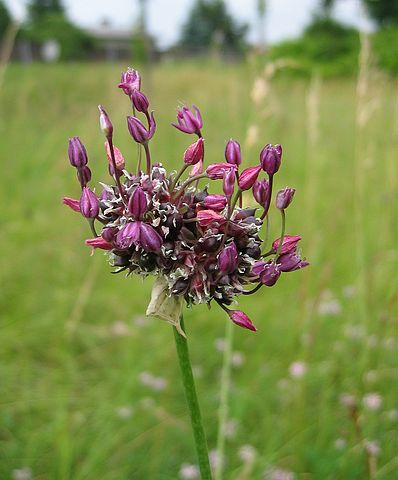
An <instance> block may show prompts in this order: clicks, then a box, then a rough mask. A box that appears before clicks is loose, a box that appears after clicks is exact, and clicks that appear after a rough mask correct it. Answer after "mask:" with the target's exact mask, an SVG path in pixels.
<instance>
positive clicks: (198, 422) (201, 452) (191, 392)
mask: <svg viewBox="0 0 398 480" xmlns="http://www.w3.org/2000/svg"><path fill="white" fill-rule="evenodd" d="M180 327H181V329H182V330H183V331H184V320H183V317H182V316H181V322H180ZM173 330H174V339H175V344H176V349H177V355H178V360H179V364H180V370H181V376H182V383H183V385H184V391H185V398H186V400H187V404H188V410H189V415H190V418H191V425H192V430H193V436H194V440H195V448H196V454H197V457H198V462H199V469H200V474H201V477H202V480H211V479H212V476H211V469H210V462H209V454H208V449H207V441H206V435H205V431H204V428H203V423H202V416H201V413H200V408H199V402H198V397H197V395H196V389H195V382H194V378H193V373H192V367H191V361H190V358H189V350H188V342H187V339H186V337H184V336H183V335H181V334H180V333H178V331H177V329H176V328H175V327H174V328H173Z"/></svg>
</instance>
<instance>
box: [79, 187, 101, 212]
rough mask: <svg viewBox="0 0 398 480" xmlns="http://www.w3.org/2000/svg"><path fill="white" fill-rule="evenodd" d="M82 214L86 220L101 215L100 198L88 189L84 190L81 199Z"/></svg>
mask: <svg viewBox="0 0 398 480" xmlns="http://www.w3.org/2000/svg"><path fill="white" fill-rule="evenodd" d="M80 212H81V214H82V215H83V217H86V218H96V217H97V216H98V214H99V201H98V198H97V196H96V195H95V193H94V192H92V191H91V190H90V189H89V188H88V187H84V188H83V191H82V195H81V197H80Z"/></svg>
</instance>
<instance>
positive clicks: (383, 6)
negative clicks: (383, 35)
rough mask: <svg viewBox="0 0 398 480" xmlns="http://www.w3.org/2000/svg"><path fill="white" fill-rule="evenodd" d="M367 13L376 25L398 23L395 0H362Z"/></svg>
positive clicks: (397, 3)
mask: <svg viewBox="0 0 398 480" xmlns="http://www.w3.org/2000/svg"><path fill="white" fill-rule="evenodd" d="M362 1H363V3H364V4H365V6H366V7H367V9H368V12H369V15H370V16H371V17H372V18H373V19H374V20H375V21H376V22H377V24H378V25H382V26H386V25H392V24H398V2H397V1H396V0H362Z"/></svg>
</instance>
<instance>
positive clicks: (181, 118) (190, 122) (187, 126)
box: [172, 105, 203, 136]
mask: <svg viewBox="0 0 398 480" xmlns="http://www.w3.org/2000/svg"><path fill="white" fill-rule="evenodd" d="M192 108H193V110H194V111H195V113H193V112H191V110H190V109H189V108H188V107H186V106H185V105H184V106H183V107H181V108H179V109H178V110H177V122H178V123H177V124H176V123H173V124H172V125H173V127H176V128H177V129H178V130H180V131H181V132H184V133H196V135H198V136H200V135H201V133H200V129H201V128H202V127H203V121H202V116H201V115H200V112H199V109H198V108H196V107H195V105H192Z"/></svg>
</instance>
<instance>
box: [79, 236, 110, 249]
mask: <svg viewBox="0 0 398 480" xmlns="http://www.w3.org/2000/svg"><path fill="white" fill-rule="evenodd" d="M85 244H86V245H88V246H89V247H93V248H100V249H101V250H112V249H113V246H112V245H111V244H110V243H109V242H107V241H106V240H104V239H103V238H101V237H96V238H89V239H88V240H86V241H85Z"/></svg>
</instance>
